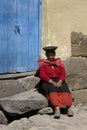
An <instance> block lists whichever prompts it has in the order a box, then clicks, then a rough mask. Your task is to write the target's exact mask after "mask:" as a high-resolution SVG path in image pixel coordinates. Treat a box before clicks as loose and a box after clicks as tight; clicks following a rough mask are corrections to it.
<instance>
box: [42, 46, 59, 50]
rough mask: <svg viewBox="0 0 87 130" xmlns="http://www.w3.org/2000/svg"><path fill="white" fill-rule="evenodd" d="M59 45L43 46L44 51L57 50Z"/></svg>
mask: <svg viewBox="0 0 87 130" xmlns="http://www.w3.org/2000/svg"><path fill="white" fill-rule="evenodd" d="M57 48H58V47H57V46H47V47H43V50H44V51H55V50H56V49H57Z"/></svg>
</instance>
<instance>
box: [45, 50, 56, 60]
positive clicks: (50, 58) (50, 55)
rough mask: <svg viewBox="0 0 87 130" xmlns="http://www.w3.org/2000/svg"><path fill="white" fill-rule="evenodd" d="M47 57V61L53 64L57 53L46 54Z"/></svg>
mask: <svg viewBox="0 0 87 130" xmlns="http://www.w3.org/2000/svg"><path fill="white" fill-rule="evenodd" d="M46 56H47V59H48V60H49V61H51V62H53V61H54V58H55V53H54V52H48V53H47V54H46Z"/></svg>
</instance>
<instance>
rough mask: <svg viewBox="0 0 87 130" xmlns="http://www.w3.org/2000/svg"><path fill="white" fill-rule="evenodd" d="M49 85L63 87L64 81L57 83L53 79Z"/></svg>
mask: <svg viewBox="0 0 87 130" xmlns="http://www.w3.org/2000/svg"><path fill="white" fill-rule="evenodd" d="M49 83H51V84H52V85H53V86H55V87H61V86H62V80H59V81H58V82H57V83H56V82H54V81H53V80H52V79H50V80H49Z"/></svg>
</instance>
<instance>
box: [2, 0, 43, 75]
mask: <svg viewBox="0 0 87 130" xmlns="http://www.w3.org/2000/svg"><path fill="white" fill-rule="evenodd" d="M40 6H41V5H40V0H24V1H23V0H9V1H8V0H1V1H0V30H1V31H0V73H8V72H24V71H31V70H35V69H36V68H37V58H38V57H39V55H40V53H39V52H40V41H39V39H40V38H39V34H40V28H39V27H40V15H39V13H40Z"/></svg>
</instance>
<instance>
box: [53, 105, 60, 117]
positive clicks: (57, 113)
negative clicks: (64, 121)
mask: <svg viewBox="0 0 87 130" xmlns="http://www.w3.org/2000/svg"><path fill="white" fill-rule="evenodd" d="M54 118H55V119H59V118H60V108H59V107H58V106H57V107H55V114H54Z"/></svg>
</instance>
